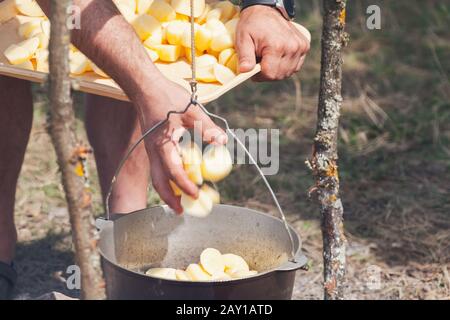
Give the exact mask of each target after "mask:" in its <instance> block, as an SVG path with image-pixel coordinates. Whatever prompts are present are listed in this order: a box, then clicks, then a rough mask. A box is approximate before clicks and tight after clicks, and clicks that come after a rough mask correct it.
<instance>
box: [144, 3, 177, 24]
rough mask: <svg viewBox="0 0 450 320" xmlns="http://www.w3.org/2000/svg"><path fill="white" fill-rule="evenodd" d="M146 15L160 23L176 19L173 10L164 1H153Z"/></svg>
mask: <svg viewBox="0 0 450 320" xmlns="http://www.w3.org/2000/svg"><path fill="white" fill-rule="evenodd" d="M147 14H149V15H152V16H153V17H155V18H156V19H158V20H159V21H161V22H165V21H172V20H175V19H176V18H177V14H176V12H175V10H174V9H173V8H172V7H171V6H170V4H168V3H167V2H165V1H164V0H154V1H153V3H152V5H151V6H150V8H149V9H148V11H147Z"/></svg>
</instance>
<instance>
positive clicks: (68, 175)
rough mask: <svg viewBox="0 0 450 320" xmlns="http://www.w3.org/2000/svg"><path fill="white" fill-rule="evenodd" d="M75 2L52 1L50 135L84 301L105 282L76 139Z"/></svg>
mask: <svg viewBox="0 0 450 320" xmlns="http://www.w3.org/2000/svg"><path fill="white" fill-rule="evenodd" d="M71 3H72V1H71V0H52V1H51V17H50V18H51V24H52V28H51V40H50V120H49V132H50V135H51V138H52V142H53V144H54V146H55V150H56V155H57V157H58V164H59V167H60V170H61V173H62V184H63V186H64V191H65V194H66V200H67V203H68V207H69V215H70V222H71V225H72V239H73V243H74V247H75V257H76V263H77V265H78V266H79V267H80V270H81V295H82V298H83V299H102V298H104V285H103V284H104V282H103V278H102V274H101V268H100V259H99V256H98V253H97V250H96V231H95V228H94V224H93V216H92V212H91V209H92V207H91V194H90V191H89V189H88V188H87V187H86V185H85V181H84V178H83V176H82V173H81V174H80V167H79V166H80V160H82V157H84V156H85V154H84V153H85V152H86V150H85V148H83V147H82V146H80V144H79V143H78V141H77V139H76V135H75V115H74V111H73V106H72V98H71V81H70V78H69V44H70V31H69V30H68V27H67V24H66V21H67V8H68V6H69V5H71Z"/></svg>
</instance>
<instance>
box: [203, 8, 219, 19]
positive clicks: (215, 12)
mask: <svg viewBox="0 0 450 320" xmlns="http://www.w3.org/2000/svg"><path fill="white" fill-rule="evenodd" d="M221 17H222V9H220V8H214V9H212V10H210V11H209V12H208V14H207V15H206V21H209V20H214V19H215V20H220V18H221Z"/></svg>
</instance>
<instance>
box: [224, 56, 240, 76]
mask: <svg viewBox="0 0 450 320" xmlns="http://www.w3.org/2000/svg"><path fill="white" fill-rule="evenodd" d="M225 66H226V67H228V68H230V70H231V71H233V72H234V73H236V74H238V73H239V58H238V55H237V53H234V54H233V55H232V56H231V57H230V59H228V61H227V63H226V64H225Z"/></svg>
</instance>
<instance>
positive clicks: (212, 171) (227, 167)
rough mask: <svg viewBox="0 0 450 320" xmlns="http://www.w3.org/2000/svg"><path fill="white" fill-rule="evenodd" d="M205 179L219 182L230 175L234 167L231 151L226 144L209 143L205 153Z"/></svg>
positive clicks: (203, 174) (203, 166)
mask: <svg viewBox="0 0 450 320" xmlns="http://www.w3.org/2000/svg"><path fill="white" fill-rule="evenodd" d="M201 168H202V176H203V179H205V180H208V181H211V182H218V181H220V180H222V179H224V178H225V177H226V176H228V175H229V174H230V172H231V170H232V169H233V160H232V159H231V154H230V151H228V149H227V147H226V146H224V145H212V144H211V145H209V146H208V147H206V149H205V152H204V153H203V161H202V165H201Z"/></svg>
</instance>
